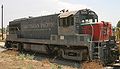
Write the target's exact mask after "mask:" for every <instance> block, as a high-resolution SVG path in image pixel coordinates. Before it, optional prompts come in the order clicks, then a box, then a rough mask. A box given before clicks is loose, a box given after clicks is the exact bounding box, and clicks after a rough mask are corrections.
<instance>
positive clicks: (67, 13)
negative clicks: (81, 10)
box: [59, 11, 78, 18]
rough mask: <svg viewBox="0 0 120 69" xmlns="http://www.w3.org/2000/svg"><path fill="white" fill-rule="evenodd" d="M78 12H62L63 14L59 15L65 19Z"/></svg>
mask: <svg viewBox="0 0 120 69" xmlns="http://www.w3.org/2000/svg"><path fill="white" fill-rule="evenodd" d="M77 12H78V11H70V12H64V13H61V14H60V15H59V17H60V18H65V17H68V16H70V15H75V14H76V13H77Z"/></svg>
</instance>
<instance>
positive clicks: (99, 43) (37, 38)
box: [5, 9, 118, 63]
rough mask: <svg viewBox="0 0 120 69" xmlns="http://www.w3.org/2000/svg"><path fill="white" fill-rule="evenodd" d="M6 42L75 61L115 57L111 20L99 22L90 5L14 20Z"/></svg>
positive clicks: (19, 47) (10, 24)
mask: <svg viewBox="0 0 120 69" xmlns="http://www.w3.org/2000/svg"><path fill="white" fill-rule="evenodd" d="M5 46H6V48H16V49H18V50H19V51H23V50H26V51H35V52H40V53H46V54H54V56H58V57H62V58H64V59H71V60H77V61H83V60H94V59H99V60H101V61H102V62H104V63H111V62H113V61H115V60H116V59H117V58H118V57H117V52H118V49H117V46H116V42H115V39H114V37H113V36H112V26H111V24H110V22H104V21H101V22H98V16H97V14H96V13H95V12H94V11H92V10H90V9H82V10H78V11H64V12H61V13H58V14H52V15H46V16H40V17H29V18H21V19H16V20H13V21H11V22H9V34H8V35H7V38H6V43H5Z"/></svg>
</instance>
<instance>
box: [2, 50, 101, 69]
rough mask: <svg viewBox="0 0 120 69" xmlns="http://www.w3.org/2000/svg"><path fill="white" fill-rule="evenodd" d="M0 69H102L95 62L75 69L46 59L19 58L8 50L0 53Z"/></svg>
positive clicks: (17, 54)
mask: <svg viewBox="0 0 120 69" xmlns="http://www.w3.org/2000/svg"><path fill="white" fill-rule="evenodd" d="M0 69H103V67H102V65H101V64H98V63H96V62H85V63H83V64H82V68H77V67H72V66H67V65H60V64H57V63H52V62H50V61H49V60H48V59H44V60H41V61H37V60H32V59H30V56H29V57H25V56H21V55H19V53H18V52H16V51H13V50H8V51H4V52H1V53H0Z"/></svg>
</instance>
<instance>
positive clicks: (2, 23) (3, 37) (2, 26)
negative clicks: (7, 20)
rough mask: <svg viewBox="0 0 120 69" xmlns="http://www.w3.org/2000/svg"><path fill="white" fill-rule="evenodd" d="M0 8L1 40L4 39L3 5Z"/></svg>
mask: <svg viewBox="0 0 120 69" xmlns="http://www.w3.org/2000/svg"><path fill="white" fill-rule="evenodd" d="M1 9H2V11H1V23H2V24H1V26H2V30H1V31H2V40H3V39H4V37H3V5H2V6H1Z"/></svg>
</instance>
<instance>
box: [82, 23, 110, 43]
mask: <svg viewBox="0 0 120 69" xmlns="http://www.w3.org/2000/svg"><path fill="white" fill-rule="evenodd" d="M92 28H93V29H92ZM92 30H93V31H92ZM82 33H83V34H90V35H91V36H92V35H93V41H100V40H103V41H104V40H109V37H110V36H112V27H111V24H110V23H109V22H104V21H101V22H99V23H95V24H85V25H82Z"/></svg>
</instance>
